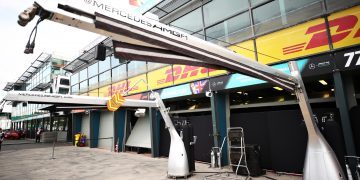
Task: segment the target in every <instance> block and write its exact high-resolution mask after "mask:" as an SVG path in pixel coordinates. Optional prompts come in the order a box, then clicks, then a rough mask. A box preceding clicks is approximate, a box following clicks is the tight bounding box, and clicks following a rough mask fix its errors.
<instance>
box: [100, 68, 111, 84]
mask: <svg viewBox="0 0 360 180" xmlns="http://www.w3.org/2000/svg"><path fill="white" fill-rule="evenodd" d="M110 72H111V71H106V72H104V73H102V74H99V87H101V86H104V85H108V84H110V83H111V74H110Z"/></svg>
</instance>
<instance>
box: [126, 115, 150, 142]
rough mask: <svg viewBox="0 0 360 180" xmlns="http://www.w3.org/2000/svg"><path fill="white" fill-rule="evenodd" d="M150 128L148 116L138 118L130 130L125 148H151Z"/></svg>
mask: <svg viewBox="0 0 360 180" xmlns="http://www.w3.org/2000/svg"><path fill="white" fill-rule="evenodd" d="M150 129H151V126H150V118H149V114H146V116H145V117H141V118H138V120H137V121H136V123H135V126H134V128H133V129H132V131H131V133H130V136H129V138H128V140H127V141H126V146H132V147H143V148H151V131H150Z"/></svg>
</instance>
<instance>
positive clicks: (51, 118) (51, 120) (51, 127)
mask: <svg viewBox="0 0 360 180" xmlns="http://www.w3.org/2000/svg"><path fill="white" fill-rule="evenodd" d="M53 124H54V117H53V112H51V111H50V131H52V130H53Z"/></svg>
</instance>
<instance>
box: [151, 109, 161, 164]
mask: <svg viewBox="0 0 360 180" xmlns="http://www.w3.org/2000/svg"><path fill="white" fill-rule="evenodd" d="M149 117H150V121H151V155H152V157H160V120H161V114H160V113H159V112H158V111H157V110H156V109H155V108H149Z"/></svg>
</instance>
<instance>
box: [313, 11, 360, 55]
mask: <svg viewBox="0 0 360 180" xmlns="http://www.w3.org/2000/svg"><path fill="white" fill-rule="evenodd" d="M328 19H329V27H330V34H331V40H332V42H333V47H334V48H335V49H336V48H342V47H346V46H351V45H356V44H360V6H356V7H353V8H350V9H347V10H345V11H341V12H338V13H334V14H332V15H330V16H329V18H328ZM319 34H320V32H319ZM323 34H324V33H322V34H320V35H322V36H324V35H323ZM322 43H323V42H322Z"/></svg>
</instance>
